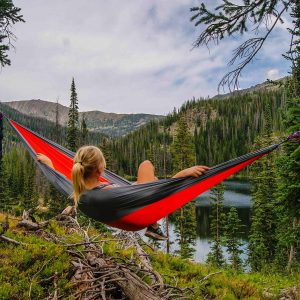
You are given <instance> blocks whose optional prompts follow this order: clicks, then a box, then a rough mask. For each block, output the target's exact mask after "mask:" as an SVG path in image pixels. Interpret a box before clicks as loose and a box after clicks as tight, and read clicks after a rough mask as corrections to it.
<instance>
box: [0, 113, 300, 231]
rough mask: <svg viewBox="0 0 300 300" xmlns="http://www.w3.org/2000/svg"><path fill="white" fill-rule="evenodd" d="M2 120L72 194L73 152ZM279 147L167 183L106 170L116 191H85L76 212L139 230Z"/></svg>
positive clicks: (56, 183) (51, 178)
mask: <svg viewBox="0 0 300 300" xmlns="http://www.w3.org/2000/svg"><path fill="white" fill-rule="evenodd" d="M0 114H1V113H0ZM7 120H8V122H9V123H10V125H11V126H12V127H13V128H14V129H15V131H16V132H17V133H18V135H19V137H20V138H21V140H22V141H23V142H24V144H25V145H26V147H27V149H28V150H29V152H30V154H31V156H32V157H33V158H34V159H35V160H36V154H37V153H43V154H45V155H46V156H48V157H49V158H50V159H51V160H52V162H53V165H54V168H55V170H53V169H52V168H50V167H48V166H46V165H44V164H42V163H40V162H38V161H36V162H37V164H38V166H39V167H40V168H41V170H42V171H43V173H44V174H45V176H46V177H47V178H48V179H49V181H50V182H52V184H53V185H54V186H55V187H56V188H57V189H58V190H60V191H61V192H63V193H64V194H66V195H70V194H71V193H72V182H71V170H72V166H73V158H74V155H75V153H74V152H72V151H70V150H68V149H66V148H64V147H62V146H60V145H58V144H56V143H54V142H52V141H50V140H48V139H46V138H44V137H42V136H40V135H39V134H37V133H35V132H33V131H31V130H29V129H27V128H25V127H24V126H21V125H20V124H18V123H17V122H14V121H13V120H10V119H7ZM297 134H298V135H299V133H297ZM291 136H292V135H291ZM291 136H290V137H289V138H288V139H290V138H291ZM278 146H279V144H274V145H271V146H269V147H266V148H263V149H261V150H258V151H255V152H251V153H248V154H246V155H243V156H240V157H238V158H235V159H233V160H230V161H227V162H224V163H222V164H219V165H217V166H214V167H212V168H211V169H210V170H209V171H207V172H206V173H205V174H204V175H202V176H200V177H196V178H195V177H182V178H170V179H162V180H158V181H155V182H151V183H143V184H138V185H132V184H131V183H130V182H129V181H127V180H125V179H123V178H122V177H120V176H118V175H116V174H114V173H112V172H110V171H109V170H105V172H104V174H103V177H101V178H99V181H105V182H110V183H116V184H118V185H119V186H118V187H114V188H111V189H93V190H88V191H86V192H84V193H83V194H82V196H81V197H80V201H79V204H78V207H79V209H80V210H81V211H82V212H83V213H85V214H86V215H87V216H89V217H91V218H93V219H95V220H97V221H100V222H103V223H105V224H108V225H110V226H113V227H117V228H121V229H124V230H133V231H135V230H140V229H143V228H145V227H147V226H148V225H150V224H153V223H155V222H156V221H158V220H159V219H161V218H163V217H165V216H167V215H168V214H170V213H172V212H173V211H175V210H176V209H178V208H179V207H181V206H183V205H184V204H186V203H187V202H189V201H191V200H193V199H194V198H195V197H197V196H198V195H200V194H201V193H203V192H205V191H206V190H208V189H210V188H211V187H213V186H214V185H216V184H218V183H220V182H221V181H222V180H224V179H226V178H228V177H229V176H231V175H232V174H234V173H236V172H238V171H239V170H241V169H242V168H244V167H246V166H247V165H249V164H251V163H252V162H253V161H255V160H257V159H259V158H260V157H262V156H263V155H265V154H268V153H269V152H271V151H272V150H274V149H276V148H277V147H278Z"/></svg>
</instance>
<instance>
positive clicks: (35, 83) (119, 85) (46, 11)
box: [0, 0, 286, 114]
mask: <svg viewBox="0 0 300 300" xmlns="http://www.w3.org/2000/svg"><path fill="white" fill-rule="evenodd" d="M218 1H219V0H218ZM211 2H214V3H215V2H216V1H210V4H211ZM14 3H15V5H16V6H19V7H21V8H22V13H23V14H24V18H25V20H26V23H25V24H16V26H15V28H14V31H15V33H16V35H17V37H18V40H17V42H16V44H15V45H16V53H14V52H11V54H10V57H11V59H12V66H11V67H6V68H4V69H3V70H2V72H1V73H0V76H1V79H0V99H1V100H7V101H8V100H19V99H20V100H21V99H32V98H40V99H47V100H50V101H51V100H52V101H55V99H56V98H57V96H59V97H60V101H61V103H62V104H64V105H68V103H69V89H70V84H71V79H72V77H73V76H74V77H75V82H76V87H77V91H78V96H79V107H80V109H81V110H92V109H98V110H102V111H108V112H127V113H130V112H146V113H157V114H163V113H167V112H169V111H171V110H172V109H173V107H174V106H176V107H179V106H180V105H181V104H182V103H183V102H184V101H186V100H187V99H190V98H192V97H193V96H195V97H201V96H203V97H206V96H208V95H210V96H213V95H214V94H216V93H217V84H218V81H219V80H220V79H221V78H222V76H223V75H224V74H225V73H226V71H228V68H227V62H228V61H229V59H230V56H231V54H232V50H233V49H234V48H235V47H236V46H237V45H238V44H239V43H240V42H241V40H240V39H234V40H233V39H231V40H227V41H226V40H224V41H222V43H221V44H220V45H219V46H218V47H211V49H210V52H209V51H208V50H207V49H206V48H204V47H203V48H200V49H194V50H193V51H191V47H192V46H191V45H192V42H193V41H194V40H195V39H196V37H197V34H199V32H200V29H199V28H195V27H194V25H193V24H192V23H191V22H190V21H189V19H190V17H191V13H190V11H189V9H190V7H193V6H197V5H199V1H197V0H190V1H185V0H173V1H161V0H153V1H140V0H131V1H117V0H111V1H104V0H102V1H99V0H90V1H88V2H87V1H79V0H72V1H71V0H65V1H59V0H53V1H45V0H44V1H39V2H37V1H34V0H27V1H26V2H25V1H21V0H15V2H14ZM87 3H88V4H87ZM282 29H283V28H280V29H278V32H277V33H275V34H274V39H276V44H278V46H279V47H281V44H283V43H281V44H280V43H279V39H283V38H284V43H286V42H285V39H286V37H284V33H283V30H282ZM279 44H280V45H279ZM274 48H275V47H274V44H272V43H270V44H268V45H267V46H266V49H264V50H263V51H262V53H261V56H260V60H261V61H260V62H262V63H258V64H257V63H256V64H254V66H255V67H252V66H250V67H249V69H248V70H250V72H246V71H245V72H244V77H243V80H242V82H241V83H242V84H243V85H244V84H247V85H252V84H253V83H258V82H259V81H258V80H264V76H265V71H262V70H263V68H264V67H265V65H266V66H267V68H268V69H280V74H282V73H284V71H282V70H283V67H282V60H280V59H278V53H280V52H278V50H276V48H275V49H274ZM272 49H274V50H272ZM279 51H281V48H280V50H279ZM280 66H281V67H280ZM253 68H255V76H254V75H253V74H254V72H251V70H252V69H253ZM258 73H259V74H260V75H259V76H258V75H257V74H258Z"/></svg>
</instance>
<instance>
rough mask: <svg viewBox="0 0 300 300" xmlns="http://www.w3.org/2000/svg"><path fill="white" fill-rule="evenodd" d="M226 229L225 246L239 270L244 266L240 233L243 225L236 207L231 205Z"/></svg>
mask: <svg viewBox="0 0 300 300" xmlns="http://www.w3.org/2000/svg"><path fill="white" fill-rule="evenodd" d="M224 230H225V231H224V232H225V246H226V247H227V252H228V253H229V261H230V262H231V266H232V268H233V269H235V270H239V269H241V266H242V260H241V258H240V255H241V253H242V252H243V251H242V250H241V249H240V247H241V246H242V245H243V243H242V241H241V239H240V238H239V235H240V234H241V232H242V225H241V221H240V219H239V216H238V212H237V209H236V208H235V207H231V208H230V211H229V213H228V214H227V215H226V224H225V226H224Z"/></svg>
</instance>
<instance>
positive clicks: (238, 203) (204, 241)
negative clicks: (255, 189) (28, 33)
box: [170, 181, 251, 262]
mask: <svg viewBox="0 0 300 300" xmlns="http://www.w3.org/2000/svg"><path fill="white" fill-rule="evenodd" d="M250 188H251V185H250V183H249V182H240V181H225V193H224V210H225V212H226V213H227V212H228V211H229V210H230V208H231V207H236V208H237V211H238V215H239V218H240V220H241V223H242V225H243V233H242V234H241V236H240V237H241V239H242V240H243V241H244V246H243V250H244V254H243V255H242V258H243V259H244V260H245V259H246V258H247V254H246V248H247V241H248V235H249V229H250V212H251V195H250ZM195 205H196V216H197V241H196V246H195V250H196V252H195V256H194V259H195V260H196V261H199V262H204V261H205V260H206V257H207V254H208V253H209V251H210V245H209V238H210V236H211V234H210V218H209V216H210V213H211V203H210V199H209V191H208V192H205V193H203V194H202V195H201V196H199V197H198V198H197V199H196V200H195ZM170 239H171V241H174V239H175V235H174V226H172V225H171V228H170ZM177 248H178V245H176V243H174V244H173V245H172V250H175V249H177ZM224 250H225V249H224ZM224 252H225V251H224ZM224 254H225V257H226V253H224Z"/></svg>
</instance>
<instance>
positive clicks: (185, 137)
mask: <svg viewBox="0 0 300 300" xmlns="http://www.w3.org/2000/svg"><path fill="white" fill-rule="evenodd" d="M171 152H172V159H173V172H174V173H175V172H178V171H180V170H183V169H185V168H188V167H191V166H192V165H194V163H195V148H194V143H193V138H192V135H191V134H190V132H189V129H188V125H187V122H186V120H185V118H184V117H183V116H182V117H181V118H180V119H179V121H178V127H177V130H176V136H175V140H174V143H173V145H172V147H171ZM175 232H176V235H177V241H178V242H179V245H180V251H179V253H180V254H181V256H182V257H185V258H188V257H192V256H193V253H194V251H195V250H194V248H193V246H194V245H195V241H196V213H195V207H194V204H193V203H192V202H190V203H188V204H187V205H185V206H184V207H182V208H181V209H179V211H177V212H175Z"/></svg>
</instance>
